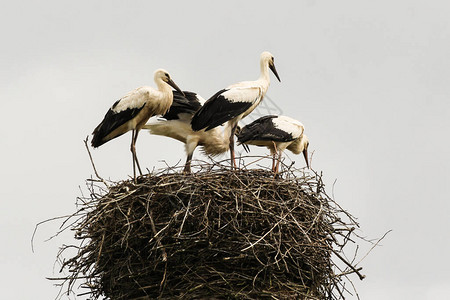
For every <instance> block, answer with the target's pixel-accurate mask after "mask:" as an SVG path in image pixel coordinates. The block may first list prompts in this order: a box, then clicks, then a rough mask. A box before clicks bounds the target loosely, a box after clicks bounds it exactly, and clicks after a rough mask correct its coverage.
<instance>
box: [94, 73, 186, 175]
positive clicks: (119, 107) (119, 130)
mask: <svg viewBox="0 0 450 300" xmlns="http://www.w3.org/2000/svg"><path fill="white" fill-rule="evenodd" d="M154 80H155V83H156V86H157V89H154V88H152V87H149V86H144V87H139V88H137V89H135V90H133V91H131V92H129V93H128V94H126V95H125V96H124V97H122V98H121V99H119V100H117V101H116V102H115V103H114V104H113V106H112V107H111V108H110V109H109V110H108V112H107V113H106V115H105V117H104V118H103V121H102V122H101V123H100V124H99V125H98V126H97V127H96V128H95V129H94V132H93V133H92V134H93V137H92V141H91V144H92V147H94V148H96V147H99V146H101V145H103V144H104V143H106V142H108V141H110V140H112V139H114V138H116V137H118V136H121V135H122V134H124V133H126V132H128V131H130V130H131V131H132V132H131V147H130V150H131V153H132V157H133V176H134V180H136V165H137V167H138V169H139V173H140V174H141V175H142V171H141V167H140V166H139V162H138V159H137V155H136V140H137V137H138V133H139V130H141V128H142V126H144V124H145V123H146V122H147V121H148V119H149V118H150V117H151V116H154V115H159V114H165V113H166V112H167V110H168V109H169V107H170V106H171V105H172V100H173V94H172V89H171V87H173V88H174V89H176V90H177V91H179V92H181V90H180V88H179V87H178V86H177V85H176V84H175V82H173V81H172V79H171V78H170V75H169V73H168V72H167V71H166V70H163V69H158V70H156V71H155V74H154ZM181 93H182V92H181Z"/></svg>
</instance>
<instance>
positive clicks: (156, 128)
mask: <svg viewBox="0 0 450 300" xmlns="http://www.w3.org/2000/svg"><path fill="white" fill-rule="evenodd" d="M183 93H184V96H183V95H182V94H181V93H180V92H177V91H174V92H173V103H172V106H171V107H170V109H169V111H168V112H167V113H166V114H165V115H163V116H162V117H155V118H151V119H150V120H149V121H148V123H147V124H145V125H144V126H143V127H142V128H143V129H147V130H149V132H150V134H155V135H161V136H167V137H170V138H173V139H176V140H178V141H180V142H182V143H184V144H185V150H186V154H187V158H186V164H185V166H184V170H183V172H184V173H190V172H191V161H192V157H193V154H194V150H195V149H196V148H197V146H202V147H203V151H204V153H205V154H207V155H211V156H216V155H219V154H222V153H224V152H226V151H228V149H229V142H228V141H229V135H230V132H231V128H230V126H229V125H228V124H225V125H224V126H217V127H214V128H212V129H211V130H208V131H205V130H200V131H193V130H192V128H191V119H192V116H193V115H194V114H195V112H196V111H197V110H198V109H200V107H201V106H202V105H203V104H204V103H205V99H203V98H202V97H201V96H200V95H198V94H196V93H193V92H188V91H183Z"/></svg>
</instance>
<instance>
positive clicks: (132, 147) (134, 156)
mask: <svg viewBox="0 0 450 300" xmlns="http://www.w3.org/2000/svg"><path fill="white" fill-rule="evenodd" d="M130 151H131V157H132V158H133V178H134V182H136V160H135V158H136V149H135V141H134V130H132V131H131V146H130Z"/></svg>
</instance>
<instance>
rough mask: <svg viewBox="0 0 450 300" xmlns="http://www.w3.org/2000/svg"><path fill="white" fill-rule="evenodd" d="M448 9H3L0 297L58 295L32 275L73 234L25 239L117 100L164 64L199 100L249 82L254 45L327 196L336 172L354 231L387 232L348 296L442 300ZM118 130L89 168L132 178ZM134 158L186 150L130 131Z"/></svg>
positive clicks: (63, 5) (448, 287)
mask: <svg viewBox="0 0 450 300" xmlns="http://www.w3.org/2000/svg"><path fill="white" fill-rule="evenodd" d="M449 16H450V4H449V3H448V1H429V0H428V1H417V0H398V1H387V0H380V1H361V0H358V1H357V0H355V1H346V0H344V1H334V0H328V1H325V0H324V1H315V0H301V1H278V2H276V1H262V0H258V1H245V2H244V1H223V2H220V3H219V2H217V1H206V0H205V1H160V2H159V3H156V2H155V1H152V2H150V1H131V2H130V1H2V2H1V3H0V33H1V35H0V36H1V41H2V47H1V55H0V99H1V101H0V105H1V111H2V118H1V126H0V130H1V137H2V138H1V140H0V143H1V149H2V150H1V154H2V155H1V156H0V159H1V165H2V172H1V182H2V188H1V189H0V193H1V199H2V200H1V203H2V209H1V210H0V235H1V237H2V238H1V241H2V245H3V246H2V247H1V248H0V267H1V269H2V271H3V272H2V275H1V276H0V287H1V290H2V298H5V299H52V297H54V296H56V294H57V288H54V287H53V286H52V282H49V281H47V280H46V279H45V277H51V276H59V273H58V268H57V267H56V268H54V267H53V265H54V260H55V256H56V254H57V251H58V247H59V246H60V245H61V244H63V243H70V242H71V240H70V234H65V235H63V236H61V237H58V238H56V239H54V240H52V241H50V242H44V240H45V239H47V238H48V237H50V236H51V235H52V234H53V233H54V232H55V231H56V230H57V225H58V224H57V223H50V224H45V225H43V226H42V227H41V228H40V229H39V231H38V233H37V236H36V240H35V245H34V246H35V253H32V252H31V247H30V238H31V234H32V232H33V229H34V226H35V224H36V223H38V222H39V221H42V220H44V219H47V218H51V217H55V216H61V215H65V214H70V213H72V212H73V211H74V210H75V205H74V203H75V199H76V197H77V196H79V195H80V190H79V186H81V188H82V189H84V179H85V178H88V177H90V176H91V174H92V173H93V171H92V169H91V166H90V163H89V159H88V156H87V153H86V151H85V149H84V145H83V143H82V140H83V139H84V138H85V137H86V135H88V134H90V133H91V132H92V130H93V128H94V127H95V126H96V125H97V124H98V123H99V122H100V121H101V119H102V118H103V116H104V114H105V113H106V110H107V109H108V107H109V106H110V105H111V104H112V103H113V102H114V101H115V100H117V99H118V98H120V97H121V96H123V95H124V94H125V93H126V92H128V91H129V90H132V89H134V88H136V87H138V86H141V85H151V86H154V83H153V72H154V70H155V69H157V68H161V67H162V68H165V69H167V70H168V71H169V72H170V73H171V75H172V77H173V79H174V80H175V82H176V83H177V84H178V86H180V87H181V88H182V89H184V90H191V91H196V92H198V93H200V94H201V95H203V96H204V97H205V98H207V97H209V96H211V95H212V94H213V93H214V92H216V91H217V90H219V89H221V88H223V87H225V86H227V85H229V84H231V83H235V82H238V81H242V80H253V79H256V78H257V77H258V75H259V54H260V53H261V52H262V51H263V50H268V51H270V52H272V53H273V54H274V56H275V58H276V59H275V63H276V66H277V70H278V73H279V75H280V77H281V80H282V82H281V83H279V82H277V81H276V80H274V79H275V78H274V77H273V76H272V83H271V87H270V88H269V92H268V95H269V96H270V97H271V98H272V99H273V100H274V101H276V103H277V104H278V105H279V106H280V107H281V108H282V109H283V111H284V114H286V115H289V116H291V117H294V118H296V119H299V120H300V121H302V122H303V123H304V124H305V126H306V133H307V135H308V137H309V139H310V151H311V152H313V151H314V157H313V162H312V166H313V168H314V169H316V170H319V171H323V173H324V177H325V180H326V182H327V183H328V190H329V192H330V193H331V187H332V183H333V182H334V180H335V179H337V182H336V184H335V187H334V195H335V199H336V201H337V202H338V203H339V204H340V205H341V206H343V207H344V208H346V209H347V210H348V211H350V212H351V213H352V214H353V215H355V216H357V217H358V218H359V222H360V224H361V234H363V235H365V236H367V237H370V238H376V237H380V236H381V235H382V234H384V233H385V232H386V231H387V230H390V229H392V230H393V231H392V233H390V234H389V235H388V236H387V237H386V239H385V240H384V241H383V242H382V245H383V246H381V247H378V248H376V249H375V250H374V251H373V252H372V253H371V254H370V255H369V256H368V257H367V258H366V259H365V260H364V261H363V262H362V264H361V265H362V267H363V268H364V269H363V273H364V274H365V275H366V276H367V278H366V279H365V280H364V281H359V280H358V279H357V277H356V276H354V278H353V282H354V284H355V285H356V288H357V291H358V293H359V295H360V297H361V298H362V299H369V300H372V299H373V300H375V299H444V298H445V297H448V295H449V294H450V273H449V272H448V270H449V268H450V261H449V259H448V253H450V236H449V229H450V220H449V214H450V201H449V199H448V198H449V195H450V188H449V186H450V184H449V183H450V160H449V154H450V152H449V150H448V149H449V146H450V142H449V139H448V138H446V136H448V130H449V129H450V104H449V103H450V101H449V99H450V84H449V82H450V55H449V53H450V42H449V41H450V18H449ZM130 139H131V137H130V136H129V135H126V136H123V137H121V138H119V139H116V140H114V141H111V142H109V143H107V144H105V145H104V146H102V147H101V148H99V149H97V150H95V151H93V155H94V159H95V161H96V165H97V168H98V170H99V172H100V173H101V175H103V176H104V177H110V178H111V179H114V180H121V179H124V178H126V176H127V175H129V174H131V173H132V169H131V155H130V152H129V143H130ZM160 148H163V150H159V149H160ZM253 149H254V148H253ZM137 151H138V155H139V158H140V163H141V166H146V167H148V168H149V169H152V168H153V167H156V168H161V167H164V165H165V164H164V163H163V162H162V160H166V161H167V162H168V163H169V164H174V163H176V162H177V161H178V160H179V159H182V160H184V150H183V145H182V144H180V143H179V142H176V141H173V140H169V139H166V138H162V137H154V136H149V135H146V134H142V135H141V136H140V139H139V141H138V145H137ZM260 153H264V151H262V152H260ZM196 157H200V158H201V156H200V155H199V154H198V153H196ZM290 157H291V158H292V159H294V160H295V161H296V162H297V163H296V164H298V165H299V166H301V165H302V164H303V158H302V157H301V156H293V155H290ZM366 249H367V246H366Z"/></svg>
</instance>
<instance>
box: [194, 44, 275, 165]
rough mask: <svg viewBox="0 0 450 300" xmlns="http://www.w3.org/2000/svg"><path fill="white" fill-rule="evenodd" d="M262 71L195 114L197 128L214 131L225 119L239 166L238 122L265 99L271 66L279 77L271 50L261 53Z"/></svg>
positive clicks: (232, 154)
mask: <svg viewBox="0 0 450 300" xmlns="http://www.w3.org/2000/svg"><path fill="white" fill-rule="evenodd" d="M260 68H261V74H260V76H259V79H257V80H255V81H243V82H239V83H236V84H233V85H230V86H228V87H227V88H226V89H223V90H220V91H218V92H217V93H216V94H214V95H213V96H212V97H211V98H209V99H208V101H206V103H205V104H204V105H203V106H202V108H200V110H198V111H197V113H195V115H194V117H193V118H192V121H191V126H192V129H193V130H194V131H199V130H202V129H205V130H206V131H208V130H211V129H213V128H215V127H217V126H219V125H221V124H223V123H225V122H228V126H229V127H230V129H231V130H230V133H229V148H230V152H231V165H232V167H236V161H235V155H234V134H235V132H236V128H237V125H238V122H239V121H240V120H241V119H242V118H244V117H245V116H247V115H248V114H250V113H251V112H252V111H253V110H254V109H255V108H256V106H258V104H259V103H260V102H261V100H262V99H263V97H264V95H265V94H266V92H267V90H268V88H269V85H270V76H269V69H270V70H272V72H273V73H274V74H275V76H276V77H277V79H278V81H281V80H280V77H279V76H278V73H277V70H276V69H275V64H274V58H273V55H272V54H271V53H269V52H267V51H265V52H263V53H261V58H260Z"/></svg>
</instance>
